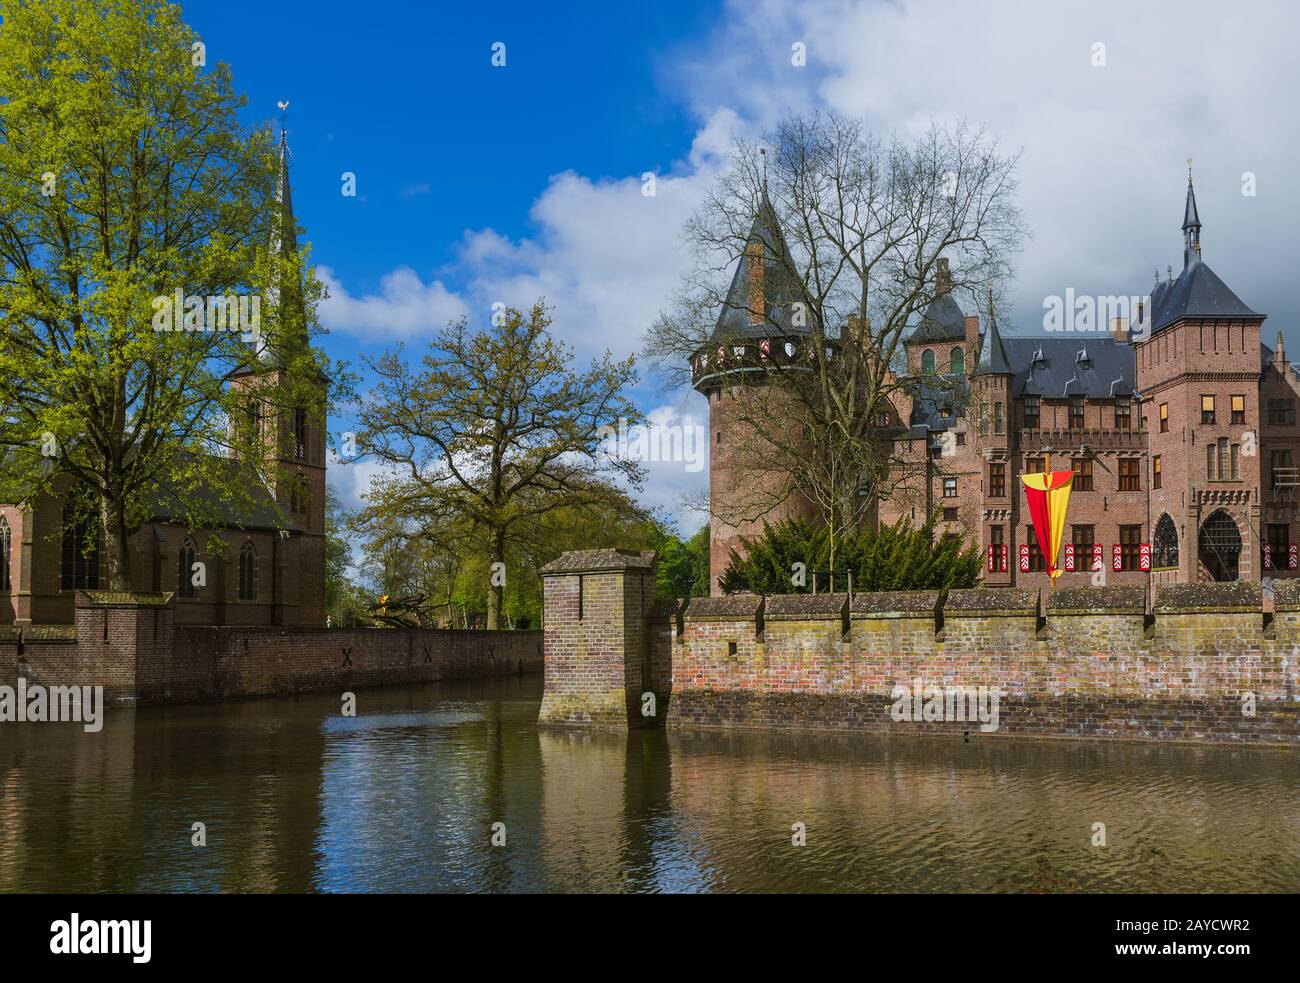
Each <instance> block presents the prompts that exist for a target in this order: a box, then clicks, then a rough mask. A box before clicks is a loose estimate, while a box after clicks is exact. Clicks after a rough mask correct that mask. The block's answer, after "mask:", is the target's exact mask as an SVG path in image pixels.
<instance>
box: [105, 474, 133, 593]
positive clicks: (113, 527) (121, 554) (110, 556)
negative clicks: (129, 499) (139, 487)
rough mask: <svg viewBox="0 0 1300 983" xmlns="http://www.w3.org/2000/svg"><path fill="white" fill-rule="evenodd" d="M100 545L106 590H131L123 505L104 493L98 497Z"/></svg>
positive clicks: (120, 501) (118, 498)
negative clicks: (105, 567)
mask: <svg viewBox="0 0 1300 983" xmlns="http://www.w3.org/2000/svg"><path fill="white" fill-rule="evenodd" d="M99 518H100V527H101V530H102V533H103V536H102V539H101V543H102V547H103V551H104V562H105V565H106V566H107V568H108V589H109V590H124V591H129V590H130V589H131V557H130V553H129V551H128V548H127V536H126V512H125V503H124V502H122V500H121V498H120V497H114V496H112V495H111V494H109V493H108V492H104V493H102V494H101V495H100V497H99Z"/></svg>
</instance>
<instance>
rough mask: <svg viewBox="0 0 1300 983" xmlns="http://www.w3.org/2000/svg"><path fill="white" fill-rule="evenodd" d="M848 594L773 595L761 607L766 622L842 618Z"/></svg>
mask: <svg viewBox="0 0 1300 983" xmlns="http://www.w3.org/2000/svg"><path fill="white" fill-rule="evenodd" d="M848 604H849V595H848V594H774V595H772V596H771V597H769V598H768V599H767V603H766V604H765V605H764V607H763V618H764V620H766V621H816V620H822V619H832V618H839V619H842V618H844V616H845V614H846V613H847V609H848Z"/></svg>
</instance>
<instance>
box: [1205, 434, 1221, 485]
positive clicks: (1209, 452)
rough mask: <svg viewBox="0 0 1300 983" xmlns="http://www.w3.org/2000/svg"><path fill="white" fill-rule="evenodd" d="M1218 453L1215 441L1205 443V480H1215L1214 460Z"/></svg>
mask: <svg viewBox="0 0 1300 983" xmlns="http://www.w3.org/2000/svg"><path fill="white" fill-rule="evenodd" d="M1217 455H1218V451H1217V450H1216V449H1215V446H1214V444H1213V443H1209V444H1206V445H1205V480H1206V481H1213V480H1214V461H1215V458H1216V457H1217Z"/></svg>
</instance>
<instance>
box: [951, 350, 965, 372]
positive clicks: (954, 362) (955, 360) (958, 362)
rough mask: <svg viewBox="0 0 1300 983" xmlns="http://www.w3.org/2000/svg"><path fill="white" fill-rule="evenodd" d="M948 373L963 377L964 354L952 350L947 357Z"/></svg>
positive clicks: (960, 351)
mask: <svg viewBox="0 0 1300 983" xmlns="http://www.w3.org/2000/svg"><path fill="white" fill-rule="evenodd" d="M948 371H949V372H950V373H951V374H952V375H964V374H965V372H966V353H965V352H964V351H962V350H961V349H960V348H954V349H953V350H952V351H951V352H950V353H949V355H948Z"/></svg>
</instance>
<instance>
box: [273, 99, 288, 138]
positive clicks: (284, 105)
mask: <svg viewBox="0 0 1300 983" xmlns="http://www.w3.org/2000/svg"><path fill="white" fill-rule="evenodd" d="M276 105H277V106H278V107H280V135H281V136H284V131H285V130H287V129H288V128H289V127H288V122H289V100H288V99H285V100H284V101H282V102H277V103H276Z"/></svg>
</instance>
